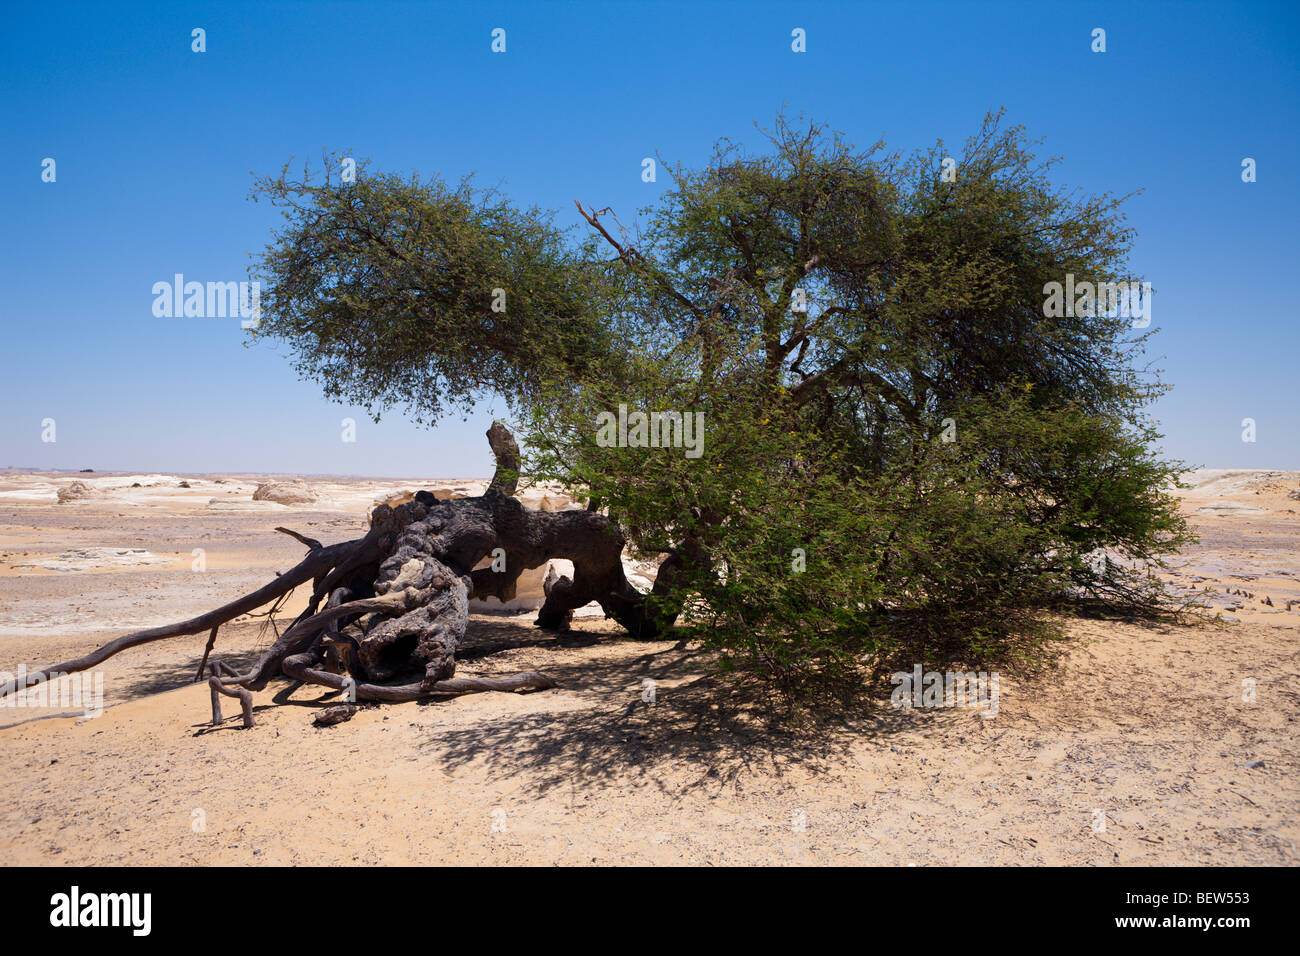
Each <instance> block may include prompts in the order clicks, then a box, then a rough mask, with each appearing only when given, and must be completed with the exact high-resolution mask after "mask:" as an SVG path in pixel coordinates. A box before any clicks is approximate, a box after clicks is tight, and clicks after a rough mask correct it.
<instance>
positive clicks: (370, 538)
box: [0, 423, 676, 727]
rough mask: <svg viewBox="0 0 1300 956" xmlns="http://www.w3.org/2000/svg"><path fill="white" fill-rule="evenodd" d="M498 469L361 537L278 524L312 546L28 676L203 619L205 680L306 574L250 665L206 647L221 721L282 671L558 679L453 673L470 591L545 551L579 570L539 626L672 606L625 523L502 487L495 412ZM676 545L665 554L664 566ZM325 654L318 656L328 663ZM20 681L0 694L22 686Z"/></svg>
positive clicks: (489, 681) (560, 588)
mask: <svg viewBox="0 0 1300 956" xmlns="http://www.w3.org/2000/svg"><path fill="white" fill-rule="evenodd" d="M488 439H489V441H490V443H491V445H492V450H493V453H494V454H495V455H496V456H497V470H496V474H495V475H494V476H493V479H492V483H491V485H490V486H489V488H488V490H487V492H486V493H485V494H483V495H482V496H480V497H477V498H461V499H456V500H452V501H439V500H438V499H437V498H435V497H434V496H433V495H432V494H430V493H428V492H427V491H421V492H417V493H416V495H415V497H414V499H413V500H411V501H408V502H405V503H404V504H401V505H397V506H396V507H390V506H388V505H384V504H381V505H379V506H377V507H376V508H375V509H374V511H373V512H371V515H370V529H369V530H368V531H367V533H366V534H365V536H364V537H361V538H358V539H355V540H353V541H345V542H341V543H339V544H333V545H328V546H326V545H322V544H321V543H320V542H319V541H317V540H316V539H314V538H309V537H307V536H305V535H302V534H299V533H298V532H296V531H291V530H290V529H288V528H277V529H276V530H277V531H279V532H282V533H284V534H287V535H289V536H290V537H292V538H294V539H295V540H297V541H299V542H301V543H302V544H303V545H305V546H306V547H307V549H308V551H307V554H306V556H305V557H304V558H303V559H302V561H300V562H299V563H298V564H297V565H295V566H294V567H293V568H291V569H290V570H288V571H286V572H285V573H284V574H281V575H280V576H278V577H277V578H276V579H275V580H274V581H271V582H270V583H268V584H266V585H265V586H264V587H262V588H259V589H258V590H256V591H254V592H253V593H251V594H248V595H246V596H244V597H242V598H239V599H238V600H235V601H232V602H230V603H229V604H226V605H223V606H222V607H219V608H217V609H216V610H214V611H209V612H208V613H207V614H203V615H200V616H199V617H196V618H192V619H190V620H188V621H182V622H180V623H178V624H172V625H168V626H165V627H157V628H150V629H148V630H144V631H137V632H136V633H134V634H128V635H126V636H124V637H119V638H117V639H116V640H114V641H110V642H109V643H107V644H105V645H104V646H103V647H101V648H99V649H98V650H96V651H93V652H92V653H90V654H87V655H86V656H85V657H80V658H77V659H75V660H71V661H65V662H63V663H62V664H56V665H53V666H51V667H47V668H44V669H43V670H40V671H37V672H35V673H34V674H32V675H30V676H29V678H28V684H31V683H34V682H37V681H41V680H46V679H49V678H50V677H51V676H52V675H56V674H67V673H73V672H76V671H81V670H85V669H87V668H89V667H94V666H95V665H97V664H99V663H101V662H103V661H105V660H107V659H108V658H109V657H112V656H113V655H114V654H117V653H119V652H121V651H124V650H126V649H128V648H131V647H137V646H139V645H141V644H147V643H150V642H152V641H157V640H163V639H164V638H169V637H179V636H183V635H188V634H196V633H201V632H204V631H207V632H209V635H208V642H207V646H206V647H205V649H204V652H203V660H202V662H201V663H200V665H199V670H198V674H197V676H196V678H195V679H196V680H201V679H202V677H203V672H204V669H205V667H206V665H207V663H208V657H209V655H210V654H211V652H212V649H213V646H214V645H215V642H216V635H217V630H218V628H219V627H220V626H221V625H223V624H226V623H228V622H229V621H232V620H234V619H235V618H237V617H240V616H241V615H245V614H250V613H252V612H253V611H255V610H257V609H258V608H260V607H263V606H264V605H266V604H272V608H271V611H270V612H268V613H274V611H275V610H276V609H277V608H278V607H279V606H280V604H281V603H282V602H283V601H284V600H286V598H287V596H288V595H289V593H290V592H291V591H293V589H294V588H296V587H298V586H299V585H301V584H304V583H306V582H308V581H310V582H312V593H311V595H310V597H309V598H308V601H307V606H306V608H305V609H304V610H303V611H302V613H301V614H299V615H298V617H297V618H296V619H295V620H294V621H293V623H291V624H290V625H289V627H288V628H286V629H285V631H284V632H283V633H281V634H279V635H278V636H277V638H276V640H275V641H274V643H273V644H272V645H271V646H270V647H269V648H267V649H266V651H265V652H264V653H263V654H262V655H261V657H260V658H259V659H258V661H257V662H256V663H255V664H254V665H253V666H252V667H251V668H249V669H248V670H247V671H245V672H242V673H240V672H237V671H235V670H234V669H233V668H231V667H230V666H229V665H227V664H224V663H222V662H219V661H213V662H212V664H211V669H210V674H209V677H208V686H209V687H210V688H211V689H212V722H213V724H214V725H216V724H218V723H220V722H221V704H220V698H221V697H222V696H225V697H232V698H236V699H238V700H239V701H240V703H241V705H242V707H243V715H244V726H245V727H252V726H253V704H252V692H254V691H258V690H261V689H262V688H264V687H265V686H266V684H267V683H268V682H269V681H270V680H272V679H274V678H277V677H279V676H281V675H282V674H284V675H288V676H290V677H293V678H296V679H297V680H301V681H305V682H307V683H312V684H319V685H321V686H324V687H329V688H332V689H334V690H343V691H347V693H348V696H349V698H350V699H351V700H374V701H385V702H403V701H413V700H423V699H427V698H435V697H445V696H449V695H455V694H470V693H478V692H480V691H520V690H537V689H544V688H549V687H554V686H555V682H554V681H553V680H551V679H550V678H549V677H547V676H546V675H544V674H540V673H537V672H535V671H528V672H525V673H521V674H515V675H513V676H510V677H501V678H481V677H456V676H455V672H456V651H457V649H458V648H459V646H460V644H461V641H462V640H463V639H464V636H465V630H466V628H467V626H468V623H469V599H470V598H471V597H487V596H490V595H494V596H496V597H498V598H499V599H501V600H503V601H505V600H509V599H510V598H511V597H513V596H514V593H515V585H516V582H517V580H518V578H519V575H520V574H521V573H522V572H523V571H525V570H527V569H529V568H536V567H540V566H541V565H542V564H544V563H545V562H546V561H548V560H550V559H552V558H567V559H569V560H570V561H572V562H573V565H574V575H573V578H572V579H570V578H568V577H560V578H558V579H552V580H550V581H548V585H547V589H546V600H545V603H544V604H543V606H542V608H541V609H540V611H539V612H538V615H537V624H538V625H539V626H541V627H548V628H557V629H562V628H564V627H567V625H568V623H569V620H570V618H571V617H572V614H573V611H574V609H576V608H579V607H582V606H583V605H585V604H588V603H590V602H592V601H597V602H599V603H600V605H601V607H602V608H603V609H604V610H605V613H606V614H607V615H608V616H610V617H613V618H615V619H616V620H617V621H618V622H619V623H620V624H622V625H623V626H624V627H625V628H627V630H628V631H630V632H631V633H632V634H633V635H634V636H639V637H651V636H654V634H656V633H658V632H659V631H660V630H661V629H662V627H663V626H664V625H665V624H666V623H667V624H670V623H671V619H672V616H671V615H669V616H666V617H661V618H652V617H651V616H650V615H649V614H648V613H647V609H646V606H645V604H646V602H645V597H644V596H643V595H642V594H641V593H640V592H638V591H637V590H636V589H635V588H633V587H632V586H631V584H629V583H628V581H627V578H626V577H625V575H624V573H623V564H622V557H621V555H622V550H623V543H624V541H623V536H622V534H621V533H620V532H619V530H618V528H617V527H616V526H615V525H614V524H613V523H612V522H610V520H609V519H608V518H606V517H605V516H604V515H601V514H600V513H598V512H596V511H591V510H586V511H561V512H543V511H534V510H532V509H529V508H525V507H524V506H523V505H522V504H521V503H520V502H519V501H517V500H515V499H514V498H511V497H508V496H509V495H510V494H512V493H513V492H514V490H515V488H516V487H517V483H518V474H519V446H518V445H517V444H516V443H515V440H514V437H513V436H512V435H511V434H510V432H509V430H508V429H507V428H506V427H505V426H504V425H501V424H500V423H496V424H494V425H493V426H492V428H491V429H490V430H489V431H488ZM497 549H501V550H502V551H504V554H505V568H504V570H499V569H498V568H499V565H497V564H496V563H495V562H494V567H492V568H482V569H478V570H475V565H477V564H478V563H479V562H480V561H481V560H483V559H484V558H485V557H487V556H488V555H497V554H499V553H500V552H499V551H498V550H497ZM675 560H676V559H675V558H670V559H669V562H668V563H667V564H666V565H665V570H666V571H669V572H670V574H669V575H668V576H669V577H670V576H671V570H672V567H673V566H674V561H675ZM323 668H325V669H323ZM19 689H21V688H18V687H17V686H16V681H10V682H8V683H7V684H5V685H4V686H2V687H0V696H4V695H6V694H9V693H12V692H14V691H15V690H19Z"/></svg>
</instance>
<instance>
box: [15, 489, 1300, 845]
mask: <svg viewBox="0 0 1300 956" xmlns="http://www.w3.org/2000/svg"><path fill="white" fill-rule="evenodd" d="M1185 480H1186V481H1187V483H1188V484H1190V485H1191V487H1189V488H1185V489H1180V490H1179V491H1178V492H1177V494H1178V496H1179V497H1180V499H1181V505H1182V507H1183V509H1184V511H1185V513H1186V514H1187V516H1188V518H1189V520H1190V521H1191V523H1192V525H1193V527H1194V528H1195V530H1196V531H1197V532H1198V533H1199V535H1200V543H1199V544H1197V545H1195V546H1193V547H1191V548H1189V549H1187V550H1186V551H1185V552H1184V553H1183V555H1182V556H1181V557H1180V558H1178V559H1177V560H1175V561H1174V562H1173V563H1172V566H1171V568H1170V569H1169V571H1168V572H1167V573H1168V575H1169V577H1170V579H1171V581H1172V583H1174V584H1175V586H1177V587H1178V588H1180V589H1184V590H1185V591H1187V592H1188V593H1191V592H1199V593H1201V594H1203V596H1204V600H1205V602H1206V604H1207V605H1208V609H1207V611H1205V612H1204V613H1202V614H1200V615H1198V616H1197V617H1195V618H1193V619H1192V620H1191V621H1190V622H1189V623H1185V624H1151V623H1143V622H1135V621H1101V620H1096V619H1072V620H1070V621H1069V622H1068V623H1067V630H1068V641H1067V642H1065V644H1064V645H1063V654H1062V660H1061V663H1060V665H1059V667H1057V668H1056V669H1055V671H1053V672H1052V673H1050V674H1048V675H1045V676H1040V677H1035V678H1033V679H1022V680H1013V679H1010V678H1008V677H1006V676H1004V677H1003V678H1002V680H1001V686H1000V699H999V706H998V711H997V713H996V716H992V717H989V716H981V715H980V714H979V713H978V712H976V710H975V709H972V708H943V709H895V708H893V707H891V706H890V704H889V700H888V695H887V694H886V695H884V696H882V697H881V700H880V706H878V707H875V708H873V709H872V710H871V711H870V712H869V713H866V714H863V715H861V716H858V717H855V718H853V719H850V720H847V721H841V722H837V723H835V724H833V725H821V726H818V727H813V728H808V727H799V728H793V727H783V726H780V725H774V724H773V723H772V722H771V721H769V720H768V719H767V716H768V710H767V708H765V707H763V706H762V701H761V700H759V701H756V700H755V699H754V698H753V696H752V695H751V694H737V695H735V696H731V695H730V694H729V692H728V689H727V688H726V687H725V686H724V685H720V684H719V683H717V682H716V680H715V679H714V678H712V677H710V676H709V674H708V672H707V670H706V669H705V667H704V664H705V662H704V660H702V658H701V653H700V651H699V649H698V648H696V647H694V646H693V645H691V644H689V643H682V642H679V641H677V640H676V639H672V640H664V641H652V642H643V641H633V640H630V639H628V638H626V637H625V636H624V635H623V632H622V631H621V630H620V629H619V628H618V627H617V626H616V625H614V624H613V623H612V622H610V621H606V620H605V619H604V617H603V615H602V614H601V613H600V611H599V609H598V608H596V607H595V606H594V605H593V606H592V607H591V608H590V609H587V610H585V611H584V612H581V613H580V614H579V615H578V616H577V617H576V618H575V620H574V623H573V628H572V629H571V630H570V631H568V632H566V633H563V634H554V633H549V632H543V631H541V630H539V629H538V628H536V627H534V626H533V624H532V621H533V617H534V612H533V610H532V609H531V608H532V604H533V603H535V602H533V601H532V600H531V599H533V598H536V597H537V596H538V595H539V594H540V576H541V574H542V573H543V569H539V570H538V572H537V573H536V574H535V575H533V576H532V577H530V579H529V580H528V581H527V582H525V586H524V587H522V588H521V590H520V596H519V598H518V600H517V601H516V602H514V603H513V604H512V605H511V606H508V607H502V606H500V605H496V606H493V605H492V604H484V605H477V604H476V606H475V608H474V610H473V615H472V622H471V626H470V631H469V634H468V635H467V641H466V644H465V646H464V648H463V650H462V652H461V653H460V654H459V655H458V657H459V660H460V665H459V670H458V673H459V674H461V675H495V674H508V673H514V672H516V671H521V670H531V669H536V670H541V671H543V672H545V673H547V674H548V675H550V676H552V677H554V678H555V679H556V680H557V681H558V686H557V687H556V688H555V689H552V690H545V691H537V692H531V693H518V694H515V693H485V694H474V695H468V696H464V697H460V698H457V699H453V700H449V701H440V702H437V703H408V704H397V705H391V704H390V705H382V706H378V705H376V706H364V707H362V708H361V709H360V711H359V712H358V713H357V714H356V716H354V717H353V718H352V719H351V720H350V721H348V722H346V723H341V724H338V725H335V726H329V727H321V726H317V725H316V724H315V723H314V721H313V716H314V714H316V713H317V712H318V711H320V710H321V709H322V708H324V707H327V706H330V705H332V704H335V703H338V701H339V697H338V695H337V694H333V693H327V692H323V690H324V689H323V688H320V687H314V686H300V685H297V684H295V683H293V682H290V681H289V680H287V679H285V680H282V681H279V682H276V683H273V684H272V685H271V686H270V687H268V688H267V689H266V690H265V691H263V692H261V693H259V694H257V695H256V700H255V704H256V709H255V713H256V719H257V726H256V727H254V728H252V729H249V730H245V729H242V727H241V723H240V721H239V719H238V707H237V705H236V704H235V702H233V701H229V700H227V701H225V702H224V704H225V714H226V719H225V721H224V722H223V723H222V724H221V725H220V726H219V727H213V726H210V725H209V718H210V704H209V691H208V688H207V686H206V685H205V684H202V683H195V673H196V670H197V668H198V665H199V661H200V659H201V657H202V653H203V647H204V643H205V640H206V635H203V634H199V635H194V636H192V637H181V638H173V639H169V640H165V641H161V642H157V643H154V644H150V645H147V646H144V647H140V648H135V649H133V650H128V651H126V652H124V653H122V654H120V655H118V656H116V657H114V658H111V659H110V660H108V661H106V662H105V663H104V664H102V665H101V666H100V667H99V668H97V670H98V671H99V672H101V674H102V687H103V701H102V704H103V706H102V711H101V712H99V713H97V714H95V715H93V716H87V714H86V713H85V712H84V711H83V710H78V709H72V710H69V709H68V708H67V707H62V706H27V705H26V703H31V704H34V705H38V704H39V703H40V701H37V700H33V701H29V702H26V703H25V704H24V705H23V706H7V707H0V753H3V755H4V761H5V766H6V772H5V774H4V776H3V780H0V862H3V863H7V864H49V865H59V864H90V865H123V864H125V865H134V864H204V865H227V866H246V865H260V864H320V865H329V864H340V863H342V864H348V863H356V864H533V865H549V864H620V863H625V864H636V863H647V864H701V865H737V864H753V863H763V864H790V865H807V864H828V863H829V864H836V863H840V864H880V865H896V866H908V865H917V866H927V865H951V864H1002V865H1006V864H1026V865H1034V864H1051V865H1059V864H1066V865H1080V864H1081V865H1098V866H1107V865H1197V864H1217V865H1254V864H1283V865H1292V864H1295V863H1296V862H1298V861H1300V854H1297V849H1296V842H1297V840H1300V774H1297V755H1298V754H1300V747H1298V746H1297V744H1298V741H1300V723H1297V718H1298V717H1300V653H1298V652H1300V472H1282V471H1241V470H1238V471H1232V470H1202V471H1198V472H1193V473H1191V474H1189V475H1188V476H1187V478H1186V479H1185ZM271 482H275V483H276V485H277V486H284V487H286V488H288V490H289V491H288V493H285V494H278V495H277V494H269V493H267V492H264V493H263V494H262V495H260V496H259V497H258V498H255V497H254V495H255V494H256V493H257V491H258V488H259V487H263V488H265V487H266V486H267V485H268V484H269V483H271ZM485 484H486V483H485V482H482V481H446V480H422V479H402V480H397V479H367V478H329V477H308V476H299V477H298V478H297V479H294V478H293V477H292V476H258V475H160V474H147V475H146V474H141V475H127V474H99V473H88V474H79V473H71V472H57V473H47V472H41V473H38V472H30V471H12V470H11V471H5V472H0V671H9V672H16V671H17V670H18V669H19V667H20V666H24V667H26V668H27V669H29V670H32V669H36V668H38V667H41V666H43V665H47V664H51V663H56V662H58V661H63V660H67V659H70V658H74V657H77V656H80V655H82V654H84V653H86V652H88V651H90V650H92V649H94V648H95V647H97V646H99V645H100V644H103V643H104V642H106V641H108V640H110V639H111V638H113V637H116V636H118V635H120V634H125V633H128V632H130V631H134V630H138V629H141V628H145V627H151V626H155V625H161V624H167V623H170V622H173V621H178V620H182V619H184V618H188V617H191V616H194V615H197V614H199V613H201V612H203V611H205V610H208V609H210V608H213V607H216V606H218V605H220V604H223V603H225V602H227V601H230V600H232V599H234V598H236V597H238V596H239V595H241V594H244V593H246V592H249V591H252V590H254V589H256V588H257V587H259V586H261V585H262V584H264V583H266V582H267V581H268V580H270V579H271V578H272V577H274V575H275V574H276V573H277V572H281V571H284V570H286V569H288V568H289V567H291V566H292V565H293V564H295V563H296V562H297V561H298V560H299V558H300V557H301V554H302V551H303V546H302V545H301V544H299V543H298V542H297V541H295V540H294V539H292V538H290V537H288V536H286V535H283V534H279V533H277V532H276V531H275V528H276V527H277V526H283V527H289V528H292V529H294V530H295V531H298V532H300V533H302V534H304V535H308V536H310V537H313V538H318V539H320V540H321V541H323V542H325V543H326V544H329V543H333V542H335V541H340V540H344V539H346V538H352V537H356V536H359V535H360V534H362V533H363V532H364V529H365V527H366V520H367V515H368V513H369V510H370V508H371V507H372V506H373V505H374V504H375V503H376V502H377V501H381V500H386V499H389V500H391V499H393V498H394V497H395V496H396V497H400V496H402V495H404V494H409V493H410V492H412V491H414V490H416V489H419V488H426V489H429V490H431V491H433V492H434V493H435V494H437V495H438V496H439V497H446V496H453V495H472V494H478V493H481V491H482V490H483V487H484V486H485ZM295 489H296V490H297V491H301V492H302V493H301V494H298V493H295ZM521 496H522V497H523V498H524V500H525V503H527V504H530V505H532V506H533V507H542V508H548V509H554V508H562V507H568V506H570V503H569V502H568V501H567V499H565V498H564V497H563V496H562V495H559V494H557V493H555V492H553V491H548V490H545V489H538V488H533V489H529V490H527V491H525V492H523V493H521ZM276 499H279V500H276ZM561 570H562V569H561ZM632 570H633V571H635V572H636V575H635V576H634V577H633V581H634V583H640V584H641V585H642V586H646V585H648V583H649V575H651V574H652V573H653V572H652V571H651V570H650V569H648V568H646V567H644V566H637V567H635V568H633V569H632ZM304 600H305V597H304V595H302V594H296V595H295V596H294V599H293V600H291V602H290V603H289V604H288V605H286V607H285V608H284V609H283V611H282V614H281V626H282V625H283V623H287V621H289V620H291V619H292V616H293V615H294V614H296V613H297V611H298V610H300V609H301V607H302V605H303V602H304ZM294 601H296V602H297V603H294ZM273 638H274V633H273V630H272V625H271V623H270V622H268V620H267V619H265V618H257V617H245V618H242V619H239V620H237V621H235V622H233V623H232V624H230V625H227V626H225V627H223V628H222V629H221V631H220V634H219V637H218V641H217V645H216V648H215V650H214V651H213V655H214V657H219V658H220V659H222V660H224V661H227V662H229V663H232V664H234V665H236V666H238V665H240V664H245V663H248V662H250V661H251V660H252V659H253V658H255V656H256V654H257V652H258V651H259V650H260V649H261V648H263V647H265V646H266V645H267V644H268V643H269V642H270V641H271V640H273ZM648 681H649V682H653V683H652V684H648V683H647V682H648ZM650 686H653V689H654V694H653V699H652V700H648V699H647V697H649V696H651V695H648V694H647V692H646V688H647V687H650Z"/></svg>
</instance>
